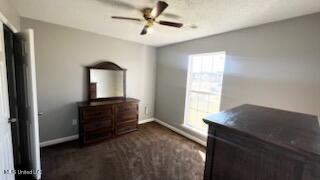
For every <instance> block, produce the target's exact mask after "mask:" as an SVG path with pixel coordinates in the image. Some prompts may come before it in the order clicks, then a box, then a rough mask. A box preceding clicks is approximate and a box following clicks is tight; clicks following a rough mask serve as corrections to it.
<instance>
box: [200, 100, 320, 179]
mask: <svg viewBox="0 0 320 180" xmlns="http://www.w3.org/2000/svg"><path fill="white" fill-rule="evenodd" d="M204 121H205V122H206V123H207V124H209V133H208V141H207V155H206V163H205V174H204V179H205V180H320V126H319V122H318V120H317V117H316V116H312V115H307V114H301V113H295V112H289V111H283V110H278V109H272V108H266V107H261V106H254V105H242V106H239V107H236V108H233V109H230V110H227V111H224V112H221V113H217V114H214V115H211V116H208V117H207V118H205V119H204Z"/></svg>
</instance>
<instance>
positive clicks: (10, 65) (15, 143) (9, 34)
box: [3, 25, 24, 170]
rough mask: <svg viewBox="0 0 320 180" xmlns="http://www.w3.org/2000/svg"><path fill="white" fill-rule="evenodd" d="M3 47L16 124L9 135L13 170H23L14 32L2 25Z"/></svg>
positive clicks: (11, 107)
mask: <svg viewBox="0 0 320 180" xmlns="http://www.w3.org/2000/svg"><path fill="white" fill-rule="evenodd" d="M3 31H4V42H5V44H4V46H5V58H6V70H7V84H8V93H9V94H8V95H9V109H10V111H9V112H10V118H12V119H16V122H13V123H11V134H12V147H13V157H14V168H15V169H16V170H17V169H24V168H23V165H22V162H23V161H22V156H21V154H22V151H23V149H22V148H21V147H22V146H21V141H20V139H21V138H20V137H21V134H20V130H19V129H20V126H19V125H20V123H19V117H18V98H17V86H16V76H15V63H14V62H15V60H14V49H15V48H14V32H13V31H12V30H11V29H10V28H9V27H7V26H6V25H4V27H3Z"/></svg>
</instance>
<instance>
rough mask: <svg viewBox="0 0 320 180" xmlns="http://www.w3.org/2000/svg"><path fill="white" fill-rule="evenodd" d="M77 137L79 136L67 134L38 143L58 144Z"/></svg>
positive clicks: (45, 144)
mask: <svg viewBox="0 0 320 180" xmlns="http://www.w3.org/2000/svg"><path fill="white" fill-rule="evenodd" d="M78 138H79V135H73V136H67V137H63V138H58V139H52V140H49V141H43V142H41V143H40V147H46V146H52V145H55V144H60V143H63V142H68V141H73V140H76V139H78Z"/></svg>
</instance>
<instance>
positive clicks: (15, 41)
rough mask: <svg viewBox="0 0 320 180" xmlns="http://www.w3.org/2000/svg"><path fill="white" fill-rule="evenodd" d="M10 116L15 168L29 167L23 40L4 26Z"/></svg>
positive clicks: (25, 168)
mask: <svg viewBox="0 0 320 180" xmlns="http://www.w3.org/2000/svg"><path fill="white" fill-rule="evenodd" d="M4 38H5V55H6V64H7V78H8V92H9V106H10V118H11V119H12V120H16V121H15V122H13V123H12V125H11V127H12V130H11V131H12V141H13V142H12V143H13V152H14V162H15V169H16V170H17V169H21V170H29V169H30V157H31V156H30V148H29V145H30V143H29V142H28V141H29V138H28V136H29V134H30V133H29V129H30V127H29V122H28V121H29V120H28V117H29V116H28V106H27V103H28V99H27V98H28V96H27V87H26V83H27V81H26V78H27V76H26V68H25V64H26V62H25V59H24V48H23V47H24V42H23V40H22V39H21V38H19V37H18V36H16V35H15V34H14V33H13V32H12V31H11V30H10V29H9V28H8V27H6V26H4Z"/></svg>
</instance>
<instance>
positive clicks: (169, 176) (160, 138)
mask: <svg viewBox="0 0 320 180" xmlns="http://www.w3.org/2000/svg"><path fill="white" fill-rule="evenodd" d="M204 161H205V147H203V146H201V145H199V144H197V143H195V142H193V141H191V140H189V139H187V138H185V137H183V136H181V135H179V134H176V133H175V132H173V131H171V130H169V129H167V128H166V127H164V126H162V125H159V124H158V123H155V122H151V123H146V124H142V125H139V130H138V131H135V132H132V133H129V134H126V135H123V136H120V137H117V138H114V139H110V140H107V141H104V142H102V143H100V144H96V145H91V146H88V147H84V148H79V146H78V143H77V142H76V141H72V142H67V143H63V144H59V145H55V146H49V147H45V148H42V149H41V163H42V169H43V172H42V173H43V174H42V179H45V180H58V179H59V180H202V179H203V171H204Z"/></svg>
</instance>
